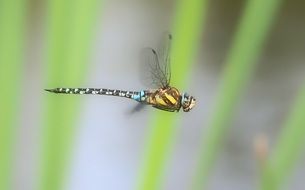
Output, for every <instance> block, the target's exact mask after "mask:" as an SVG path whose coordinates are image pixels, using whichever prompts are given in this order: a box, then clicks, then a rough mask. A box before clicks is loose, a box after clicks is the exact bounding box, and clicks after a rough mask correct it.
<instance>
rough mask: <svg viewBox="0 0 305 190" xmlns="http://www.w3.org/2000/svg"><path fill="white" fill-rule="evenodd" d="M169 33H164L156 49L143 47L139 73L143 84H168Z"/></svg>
mask: <svg viewBox="0 0 305 190" xmlns="http://www.w3.org/2000/svg"><path fill="white" fill-rule="evenodd" d="M171 39H172V37H171V35H170V34H166V35H164V37H163V39H162V43H160V46H159V47H158V49H157V51H156V50H154V49H153V48H145V49H143V51H142V53H141V65H142V66H141V67H142V69H141V75H142V81H143V82H144V83H145V85H147V86H149V87H154V88H161V87H167V86H169V84H170V79H171V68H170V45H171Z"/></svg>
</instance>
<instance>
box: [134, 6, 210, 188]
mask: <svg viewBox="0 0 305 190" xmlns="http://www.w3.org/2000/svg"><path fill="white" fill-rule="evenodd" d="M205 12H206V1H203V0H180V1H178V7H177V12H176V13H177V15H176V17H175V23H174V28H173V44H172V53H171V55H172V56H171V57H172V59H171V63H172V73H173V77H172V79H173V80H172V85H174V86H177V87H183V86H185V85H186V80H185V79H186V78H187V76H189V75H188V72H189V71H190V68H192V66H191V63H192V62H193V56H194V55H195V53H194V52H195V51H196V50H197V47H198V45H199V44H198V43H199V41H200V35H201V31H202V26H203V22H204V16H205ZM179 114H182V113H179ZM176 121H177V114H175V113H165V112H158V114H157V115H156V116H155V117H154V118H153V122H152V124H151V128H152V132H151V133H150V136H149V138H148V142H147V148H146V150H147V151H146V154H145V157H144V162H143V166H142V168H141V172H140V177H139V186H138V189H141V190H150V189H151V190H153V189H159V186H160V185H161V181H162V173H163V171H164V167H165V163H166V160H167V157H168V156H169V152H170V151H171V149H172V148H171V147H172V146H171V143H172V142H173V140H174V137H175V134H176V133H177V131H178V128H177V125H176Z"/></svg>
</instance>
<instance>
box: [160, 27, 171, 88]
mask: <svg viewBox="0 0 305 190" xmlns="http://www.w3.org/2000/svg"><path fill="white" fill-rule="evenodd" d="M171 44H172V35H171V34H170V33H168V32H166V33H164V35H163V39H162V40H161V43H160V45H159V47H158V49H157V53H158V56H159V59H160V68H161V70H162V71H163V72H164V74H165V76H166V81H167V85H169V84H170V80H171V63H170V51H171Z"/></svg>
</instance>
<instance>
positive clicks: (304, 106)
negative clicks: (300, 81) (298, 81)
mask: <svg viewBox="0 0 305 190" xmlns="http://www.w3.org/2000/svg"><path fill="white" fill-rule="evenodd" d="M304 113H305V86H304V87H303V89H302V90H301V91H300V93H299V95H298V97H297V99H296V101H295V104H294V107H293V110H292V112H291V115H290V117H288V119H287V122H286V123H285V125H284V128H283V129H282V131H281V135H280V137H279V140H278V143H277V145H276V146H275V149H274V151H273V152H272V154H271V157H270V160H269V162H268V166H266V167H267V168H266V170H265V173H264V175H263V177H264V178H263V183H262V185H263V186H262V189H264V190H267V189H268V190H273V189H279V187H280V186H281V185H282V184H283V183H284V182H285V178H286V177H287V176H289V174H290V173H291V170H292V169H293V167H294V166H295V164H296V161H297V160H298V158H299V156H300V154H301V153H302V152H304V145H305V117H304Z"/></svg>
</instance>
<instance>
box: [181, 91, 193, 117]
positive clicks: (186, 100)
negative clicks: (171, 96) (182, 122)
mask: <svg viewBox="0 0 305 190" xmlns="http://www.w3.org/2000/svg"><path fill="white" fill-rule="evenodd" d="M195 103H196V99H195V98H194V97H193V96H189V95H188V94H187V93H183V94H182V97H181V107H182V109H183V111H185V112H189V111H190V110H191V109H192V108H193V107H194V106H195Z"/></svg>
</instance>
